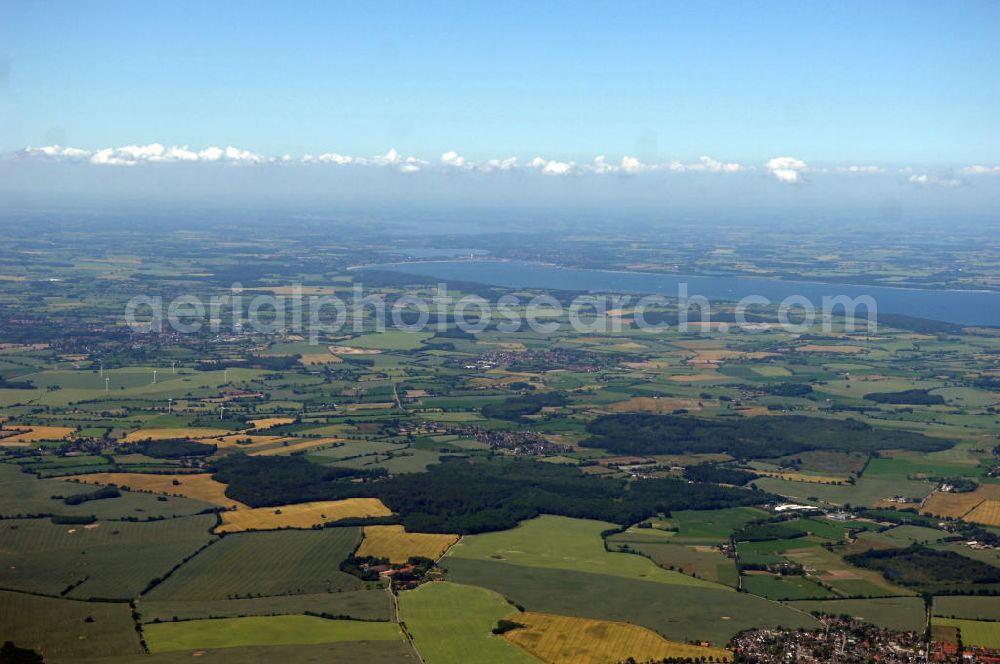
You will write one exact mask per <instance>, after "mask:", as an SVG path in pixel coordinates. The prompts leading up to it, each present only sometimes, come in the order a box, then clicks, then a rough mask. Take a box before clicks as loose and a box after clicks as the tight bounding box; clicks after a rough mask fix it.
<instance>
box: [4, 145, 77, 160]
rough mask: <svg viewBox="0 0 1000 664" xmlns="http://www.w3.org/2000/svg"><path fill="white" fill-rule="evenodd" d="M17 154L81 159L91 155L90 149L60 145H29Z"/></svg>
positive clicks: (34, 156) (21, 155)
mask: <svg viewBox="0 0 1000 664" xmlns="http://www.w3.org/2000/svg"><path fill="white" fill-rule="evenodd" d="M15 154H16V155H17V156H18V157H28V158H40V159H53V160H67V161H80V160H83V159H87V158H89V157H90V150H81V149H79V148H64V147H62V146H59V145H46V146H44V147H40V148H33V147H31V146H30V145H29V146H28V147H26V148H24V149H23V150H20V151H19V152H16V153H15Z"/></svg>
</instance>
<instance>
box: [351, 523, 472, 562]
mask: <svg viewBox="0 0 1000 664" xmlns="http://www.w3.org/2000/svg"><path fill="white" fill-rule="evenodd" d="M457 541H458V535H442V534H431V533H408V532H406V530H404V529H403V526H365V539H364V540H363V541H362V542H361V548H359V549H358V555H359V556H374V557H376V558H388V559H389V560H390V561H391V562H394V563H405V562H406V561H407V560H408V559H409V558H410V557H411V556H423V557H424V558H430V559H431V560H437V559H438V558H440V557H441V556H443V555H444V552H445V551H447V550H448V549H449V548H450V547H451V545H452V544H454V543H455V542H457Z"/></svg>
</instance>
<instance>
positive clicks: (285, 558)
mask: <svg viewBox="0 0 1000 664" xmlns="http://www.w3.org/2000/svg"><path fill="white" fill-rule="evenodd" d="M360 536H361V532H360V529H357V528H325V529H323V530H278V531H268V532H257V533H237V534H234V535H227V536H225V537H223V538H222V539H221V540H220V541H218V542H216V543H215V544H213V545H212V546H210V547H208V548H207V549H205V550H204V551H202V552H201V553H200V554H198V555H197V556H195V557H194V558H193V559H192V560H190V561H189V562H187V563H185V564H184V565H182V566H181V567H180V568H179V569H178V570H177V571H176V572H174V573H173V574H172V575H171V576H170V577H169V578H168V579H167V580H166V581H164V582H163V583H161V584H160V585H158V586H156V587H155V588H153V590H152V591H151V592H150V593H149V595H148V598H149V599H154V600H210V599H227V598H235V597H244V598H246V597H255V596H258V595H265V596H266V595H288V594H312V593H323V592H336V591H338V590H356V589H358V588H360V587H361V581H360V580H359V579H357V578H356V577H353V576H351V575H349V574H345V573H344V572H341V571H340V561H342V560H343V559H344V558H346V557H347V555H348V554H349V553H350V552H351V551H352V550H353V549H354V547H355V545H356V544H357V542H358V541H359V538H360Z"/></svg>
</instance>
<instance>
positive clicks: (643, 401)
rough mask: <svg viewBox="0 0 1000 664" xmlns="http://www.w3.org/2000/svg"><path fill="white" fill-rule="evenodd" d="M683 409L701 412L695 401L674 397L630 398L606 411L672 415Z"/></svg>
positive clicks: (614, 404) (612, 405) (609, 407)
mask: <svg viewBox="0 0 1000 664" xmlns="http://www.w3.org/2000/svg"><path fill="white" fill-rule="evenodd" d="M680 408H684V409H686V410H701V404H699V403H698V400H697V399H678V398H675V397H632V398H631V399H629V400H627V401H619V402H618V403H613V404H611V405H610V406H608V410H613V411H615V412H616V413H672V412H674V411H675V410H678V409H680Z"/></svg>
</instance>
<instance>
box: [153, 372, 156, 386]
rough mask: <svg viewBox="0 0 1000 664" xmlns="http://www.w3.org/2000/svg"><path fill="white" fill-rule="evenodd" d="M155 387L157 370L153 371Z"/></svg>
mask: <svg viewBox="0 0 1000 664" xmlns="http://www.w3.org/2000/svg"><path fill="white" fill-rule="evenodd" d="M153 385H156V369H153Z"/></svg>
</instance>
